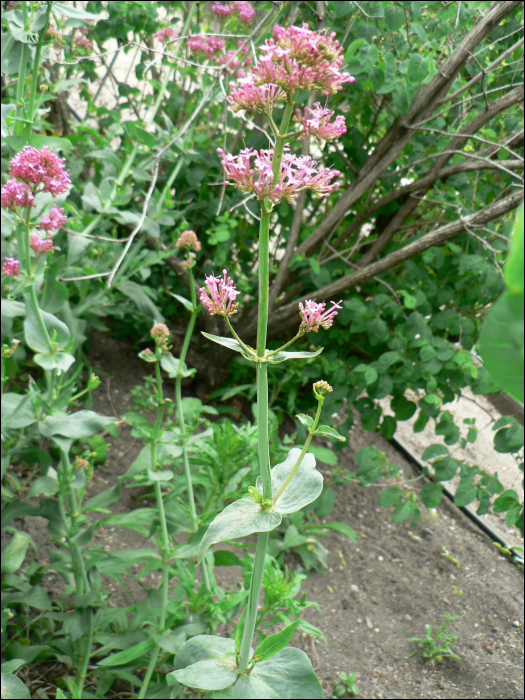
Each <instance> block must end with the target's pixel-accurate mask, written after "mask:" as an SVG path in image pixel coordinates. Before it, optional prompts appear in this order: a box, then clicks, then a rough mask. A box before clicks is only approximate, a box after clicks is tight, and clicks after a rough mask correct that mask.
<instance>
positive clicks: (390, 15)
mask: <svg viewBox="0 0 525 700" xmlns="http://www.w3.org/2000/svg"><path fill="white" fill-rule="evenodd" d="M385 22H386V26H387V28H388V30H389V31H390V32H397V31H398V29H401V27H402V26H403V25H404V24H405V13H404V11H403V8H402V7H400V6H399V5H391V4H389V5H387V6H385Z"/></svg>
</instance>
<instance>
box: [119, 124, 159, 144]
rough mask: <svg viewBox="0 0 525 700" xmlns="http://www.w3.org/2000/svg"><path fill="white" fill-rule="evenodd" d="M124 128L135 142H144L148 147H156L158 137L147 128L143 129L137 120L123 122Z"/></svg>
mask: <svg viewBox="0 0 525 700" xmlns="http://www.w3.org/2000/svg"><path fill="white" fill-rule="evenodd" d="M121 124H122V126H123V127H124V129H125V130H126V131H127V132H128V134H129V135H130V137H131V139H132V141H133V143H143V144H144V145H145V146H147V147H148V148H155V146H156V145H157V139H156V137H155V136H154V135H153V134H150V133H149V132H147V131H146V130H145V129H142V128H141V127H140V126H138V124H137V123H136V122H121Z"/></svg>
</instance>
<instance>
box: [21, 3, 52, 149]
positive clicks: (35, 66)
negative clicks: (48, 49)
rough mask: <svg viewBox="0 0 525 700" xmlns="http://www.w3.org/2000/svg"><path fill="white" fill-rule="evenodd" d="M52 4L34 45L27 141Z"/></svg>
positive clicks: (26, 127) (33, 114)
mask: <svg viewBox="0 0 525 700" xmlns="http://www.w3.org/2000/svg"><path fill="white" fill-rule="evenodd" d="M51 7H52V4H51V3H50V2H48V4H47V13H46V21H45V24H44V26H43V27H42V29H41V30H40V35H39V37H38V44H37V45H36V52H35V61H34V63H33V77H32V79H31V92H30V94H29V105H28V109H27V119H28V123H27V124H26V125H25V135H26V137H27V138H28V139H29V137H30V136H31V131H32V129H33V124H34V119H35V97H36V88H37V83H38V71H39V69H40V56H41V54H42V44H43V43H44V36H45V33H46V30H47V25H48V23H49V17H50V15H51Z"/></svg>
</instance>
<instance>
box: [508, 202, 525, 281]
mask: <svg viewBox="0 0 525 700" xmlns="http://www.w3.org/2000/svg"><path fill="white" fill-rule="evenodd" d="M523 212H524V208H523V205H521V207H520V208H519V210H518V213H517V215H516V222H515V224H514V233H513V234H512V243H511V251H510V255H509V257H508V258H507V262H506V263H505V269H504V274H505V282H506V283H507V288H508V290H509V292H510V293H511V294H523V293H524V291H525V288H524V280H523V269H524V266H525V263H524V250H523V249H524V243H523V218H524V214H523Z"/></svg>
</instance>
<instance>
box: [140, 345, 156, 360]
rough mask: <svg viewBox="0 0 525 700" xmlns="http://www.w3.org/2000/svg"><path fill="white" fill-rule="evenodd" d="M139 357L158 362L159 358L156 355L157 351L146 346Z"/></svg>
mask: <svg viewBox="0 0 525 700" xmlns="http://www.w3.org/2000/svg"><path fill="white" fill-rule="evenodd" d="M139 357H140V359H141V360H144V361H145V362H156V361H157V358H156V357H155V353H154V352H152V351H151V350H150V349H149V348H146V349H145V350H142V352H139Z"/></svg>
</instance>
